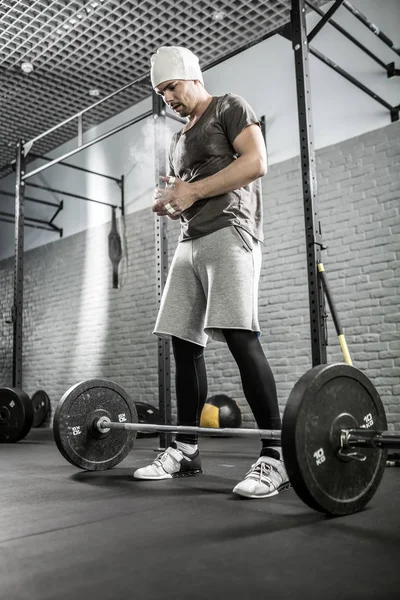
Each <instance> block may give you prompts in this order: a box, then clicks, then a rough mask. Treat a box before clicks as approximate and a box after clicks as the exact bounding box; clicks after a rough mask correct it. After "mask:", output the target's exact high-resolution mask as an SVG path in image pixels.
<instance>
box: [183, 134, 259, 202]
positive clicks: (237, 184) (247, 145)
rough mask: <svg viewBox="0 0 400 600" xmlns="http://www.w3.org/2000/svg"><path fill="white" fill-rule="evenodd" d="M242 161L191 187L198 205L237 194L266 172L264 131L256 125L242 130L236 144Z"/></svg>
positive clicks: (233, 163)
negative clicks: (230, 194)
mask: <svg viewBox="0 0 400 600" xmlns="http://www.w3.org/2000/svg"><path fill="white" fill-rule="evenodd" d="M233 147H234V149H235V151H236V153H237V154H238V155H239V157H238V158H237V159H236V160H234V161H233V162H232V163H231V164H230V165H228V166H227V167H225V168H224V169H222V170H221V171H219V172H218V173H215V174H214V175H211V176H210V177H206V178H205V179H201V180H200V181H196V182H194V183H191V184H190V186H191V188H192V190H193V193H194V194H195V196H196V201H197V200H201V199H202V198H212V197H213V196H219V195H221V194H226V193H228V192H231V191H233V190H237V189H239V188H241V187H243V186H245V185H247V184H249V183H251V182H252V181H255V180H256V179H258V178H259V177H262V176H263V175H265V174H266V172H267V155H266V151H265V142H264V138H263V135H262V133H261V129H260V127H259V126H258V125H256V124H255V123H254V124H252V125H248V126H247V127H245V129H243V130H242V131H241V132H240V133H239V135H238V136H237V137H236V138H235V140H234V142H233Z"/></svg>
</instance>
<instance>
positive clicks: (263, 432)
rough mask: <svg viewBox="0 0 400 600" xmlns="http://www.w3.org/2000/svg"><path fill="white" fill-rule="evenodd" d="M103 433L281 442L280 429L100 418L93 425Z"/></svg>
mask: <svg viewBox="0 0 400 600" xmlns="http://www.w3.org/2000/svg"><path fill="white" fill-rule="evenodd" d="M93 425H94V427H96V428H97V429H98V430H99V431H100V432H101V433H107V432H108V431H109V430H110V429H126V430H127V431H134V432H135V433H139V432H140V433H161V432H163V433H189V434H195V435H204V436H213V435H214V436H218V437H257V438H260V439H270V440H278V441H279V440H280V439H281V433H282V432H281V431H280V429H246V428H244V427H241V428H240V429H239V428H233V427H222V428H221V429H213V428H210V427H192V426H186V425H159V424H157V425H156V424H153V423H124V422H121V423H120V422H118V423H116V422H113V421H110V419H109V418H108V417H99V419H98V420H97V421H95V422H94V423H93Z"/></svg>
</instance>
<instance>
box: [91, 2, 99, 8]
mask: <svg viewBox="0 0 400 600" xmlns="http://www.w3.org/2000/svg"><path fill="white" fill-rule="evenodd" d="M90 4H91V5H92V6H93V8H96V6H98V3H97V2H91V3H90Z"/></svg>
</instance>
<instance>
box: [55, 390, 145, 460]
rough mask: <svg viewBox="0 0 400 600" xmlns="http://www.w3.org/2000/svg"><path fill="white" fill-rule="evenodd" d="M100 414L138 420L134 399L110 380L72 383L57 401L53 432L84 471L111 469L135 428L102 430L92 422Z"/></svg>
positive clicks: (65, 452)
mask: <svg viewBox="0 0 400 600" xmlns="http://www.w3.org/2000/svg"><path fill="white" fill-rule="evenodd" d="M101 416H106V417H109V419H110V420H111V421H115V422H129V423H137V421H138V418H137V412H136V408H135V403H134V402H133V400H132V399H131V398H130V397H129V395H128V394H127V393H126V392H125V390H124V389H123V388H122V387H121V386H119V385H118V384H116V383H114V382H113V381H104V380H102V379H88V380H87V381H82V382H81V383H77V384H76V385H73V386H72V387H71V388H70V389H69V390H68V391H67V392H65V394H64V395H63V397H62V398H61V400H60V401H59V403H58V405H57V408H56V411H55V414H54V424H53V435H54V439H55V442H56V444H57V446H58V449H59V450H60V452H61V454H62V455H63V456H64V457H65V458H66V459H67V460H68V461H69V462H70V463H72V464H73V465H75V466H76V467H80V468H81V469H86V470H87V471H102V470H105V469H111V467H114V466H115V465H117V464H118V463H120V462H121V461H122V460H123V459H124V458H125V457H126V456H127V455H128V454H129V452H130V451H131V449H132V446H133V444H134V442H135V438H136V435H135V433H134V432H131V431H128V430H125V429H114V430H110V431H108V432H107V433H101V432H100V431H98V429H96V428H95V427H94V426H93V423H94V421H95V420H96V419H98V418H99V417H101Z"/></svg>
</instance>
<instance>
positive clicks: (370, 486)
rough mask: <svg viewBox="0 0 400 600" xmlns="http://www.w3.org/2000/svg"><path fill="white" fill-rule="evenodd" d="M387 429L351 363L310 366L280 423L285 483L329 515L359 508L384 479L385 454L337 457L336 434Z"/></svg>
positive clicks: (378, 404) (373, 394)
mask: <svg viewBox="0 0 400 600" xmlns="http://www.w3.org/2000/svg"><path fill="white" fill-rule="evenodd" d="M359 427H368V428H372V429H376V430H380V431H383V430H387V423H386V416H385V411H384V408H383V405H382V401H381V399H380V397H379V394H378V392H377V391H376V389H375V388H374V386H373V384H372V383H371V381H370V380H369V379H368V377H367V376H366V375H365V374H364V373H362V372H361V371H359V370H358V369H356V368H355V367H352V366H350V365H346V364H332V365H320V366H318V367H314V368H313V369H311V370H310V371H308V372H307V373H305V375H303V377H301V378H300V379H299V381H298V382H297V383H296V385H295V386H294V388H293V390H292V392H291V394H290V396H289V399H288V402H287V404H286V407H285V411H284V414H283V422H282V450H283V457H284V460H285V464H286V468H287V471H288V475H289V479H290V481H291V483H292V485H293V487H294V490H295V491H296V493H297V494H298V496H300V498H301V499H302V500H303V501H304V502H305V503H306V504H308V505H309V506H310V507H311V508H314V509H315V510H319V511H321V512H325V513H328V514H332V515H345V514H351V513H354V512H357V511H359V510H361V509H362V508H363V507H364V506H365V505H366V504H367V503H368V502H369V500H370V499H371V498H372V496H373V495H374V493H375V492H376V490H377V488H378V486H379V483H380V482H381V479H382V477H383V473H384V469H385V463H386V455H387V451H386V450H382V449H379V448H352V449H351V451H352V452H359V453H361V454H363V455H365V456H366V460H365V461H364V462H359V461H357V460H349V459H343V458H340V457H339V456H338V454H337V451H338V449H339V431H340V429H346V428H359Z"/></svg>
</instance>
